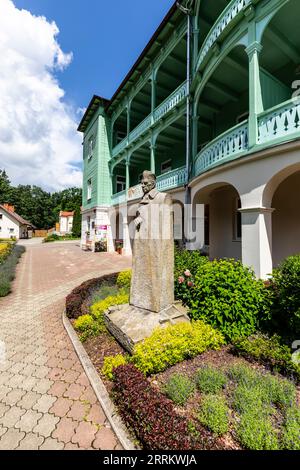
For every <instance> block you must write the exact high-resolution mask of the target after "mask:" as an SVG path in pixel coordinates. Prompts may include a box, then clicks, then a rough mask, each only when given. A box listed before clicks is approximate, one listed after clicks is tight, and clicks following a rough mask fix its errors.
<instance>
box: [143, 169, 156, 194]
mask: <svg viewBox="0 0 300 470" xmlns="http://www.w3.org/2000/svg"><path fill="white" fill-rule="evenodd" d="M141 185H142V190H143V193H144V194H147V193H149V192H150V191H151V190H152V189H153V188H155V187H156V176H155V174H154V173H152V172H151V171H144V172H143V177H142V180H141Z"/></svg>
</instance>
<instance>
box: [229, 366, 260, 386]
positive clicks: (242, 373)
mask: <svg viewBox="0 0 300 470" xmlns="http://www.w3.org/2000/svg"><path fill="white" fill-rule="evenodd" d="M227 375H228V376H229V378H230V379H231V380H233V381H234V382H236V383H237V384H241V385H247V386H252V385H255V384H256V383H257V378H258V377H257V373H256V371H255V370H253V369H252V367H250V366H248V365H246V364H234V365H233V366H231V367H229V368H228V369H227Z"/></svg>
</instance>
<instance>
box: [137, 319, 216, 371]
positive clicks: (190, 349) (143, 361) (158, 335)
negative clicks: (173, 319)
mask: <svg viewBox="0 0 300 470" xmlns="http://www.w3.org/2000/svg"><path fill="white" fill-rule="evenodd" d="M223 344H224V338H223V336H222V334H221V333H219V332H218V331H216V330H214V329H213V328H212V327H211V326H210V325H206V324H205V323H204V322H202V321H196V322H192V323H179V324H177V325H169V326H167V327H166V328H157V329H155V330H154V332H153V333H152V335H151V336H150V337H149V338H146V339H145V340H144V341H143V342H141V343H139V344H137V345H136V346H135V348H134V354H133V357H132V360H133V363H134V364H135V365H136V367H137V368H138V369H140V370H141V371H142V372H144V373H145V374H154V373H157V372H161V371H163V370H165V369H167V368H168V367H170V366H171V365H174V364H176V363H178V362H181V361H183V360H185V359H189V358H193V357H195V356H197V355H198V354H201V353H203V352H204V351H206V350H207V349H218V348H220V347H221V346H222V345H223Z"/></svg>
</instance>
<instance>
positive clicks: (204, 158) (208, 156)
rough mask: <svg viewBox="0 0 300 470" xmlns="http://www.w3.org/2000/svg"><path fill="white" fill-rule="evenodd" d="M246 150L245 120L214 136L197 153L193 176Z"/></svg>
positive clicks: (246, 122)
mask: <svg viewBox="0 0 300 470" xmlns="http://www.w3.org/2000/svg"><path fill="white" fill-rule="evenodd" d="M247 150H248V121H245V122H243V123H241V124H238V125H237V126H235V127H233V128H231V129H229V130H228V131H226V132H224V134H221V135H220V136H218V137H216V138H215V139H214V140H213V141H212V142H211V143H210V144H208V145H206V147H204V149H203V150H201V152H199V153H198V155H197V157H196V162H195V176H197V175H199V174H200V173H203V172H204V171H206V170H208V169H209V168H211V167H212V166H215V165H217V164H219V165H221V164H222V163H223V161H224V160H229V159H233V158H237V157H238V156H239V155H240V154H241V153H243V152H245V151H247Z"/></svg>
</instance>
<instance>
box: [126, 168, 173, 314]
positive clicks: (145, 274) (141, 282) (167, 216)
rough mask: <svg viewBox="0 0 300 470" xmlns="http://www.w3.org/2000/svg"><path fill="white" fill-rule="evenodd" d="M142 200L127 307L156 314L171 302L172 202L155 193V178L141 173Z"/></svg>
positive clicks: (159, 193) (168, 196)
mask: <svg viewBox="0 0 300 470" xmlns="http://www.w3.org/2000/svg"><path fill="white" fill-rule="evenodd" d="M141 186H142V190H143V193H144V196H143V198H142V200H141V202H140V205H139V209H138V213H137V217H136V219H135V220H134V224H135V228H136V230H135V237H134V244H133V265H132V281H131V293H130V304H131V305H133V306H135V307H139V308H143V309H145V310H150V311H151V312H160V311H161V310H163V309H164V308H165V307H167V306H168V305H171V304H172V303H173V302H174V274H173V271H174V237H173V215H172V198H171V196H170V195H169V194H166V193H161V192H159V191H158V190H157V189H156V176H155V175H154V174H153V173H151V172H150V171H144V172H143V178H142V181H141Z"/></svg>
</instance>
